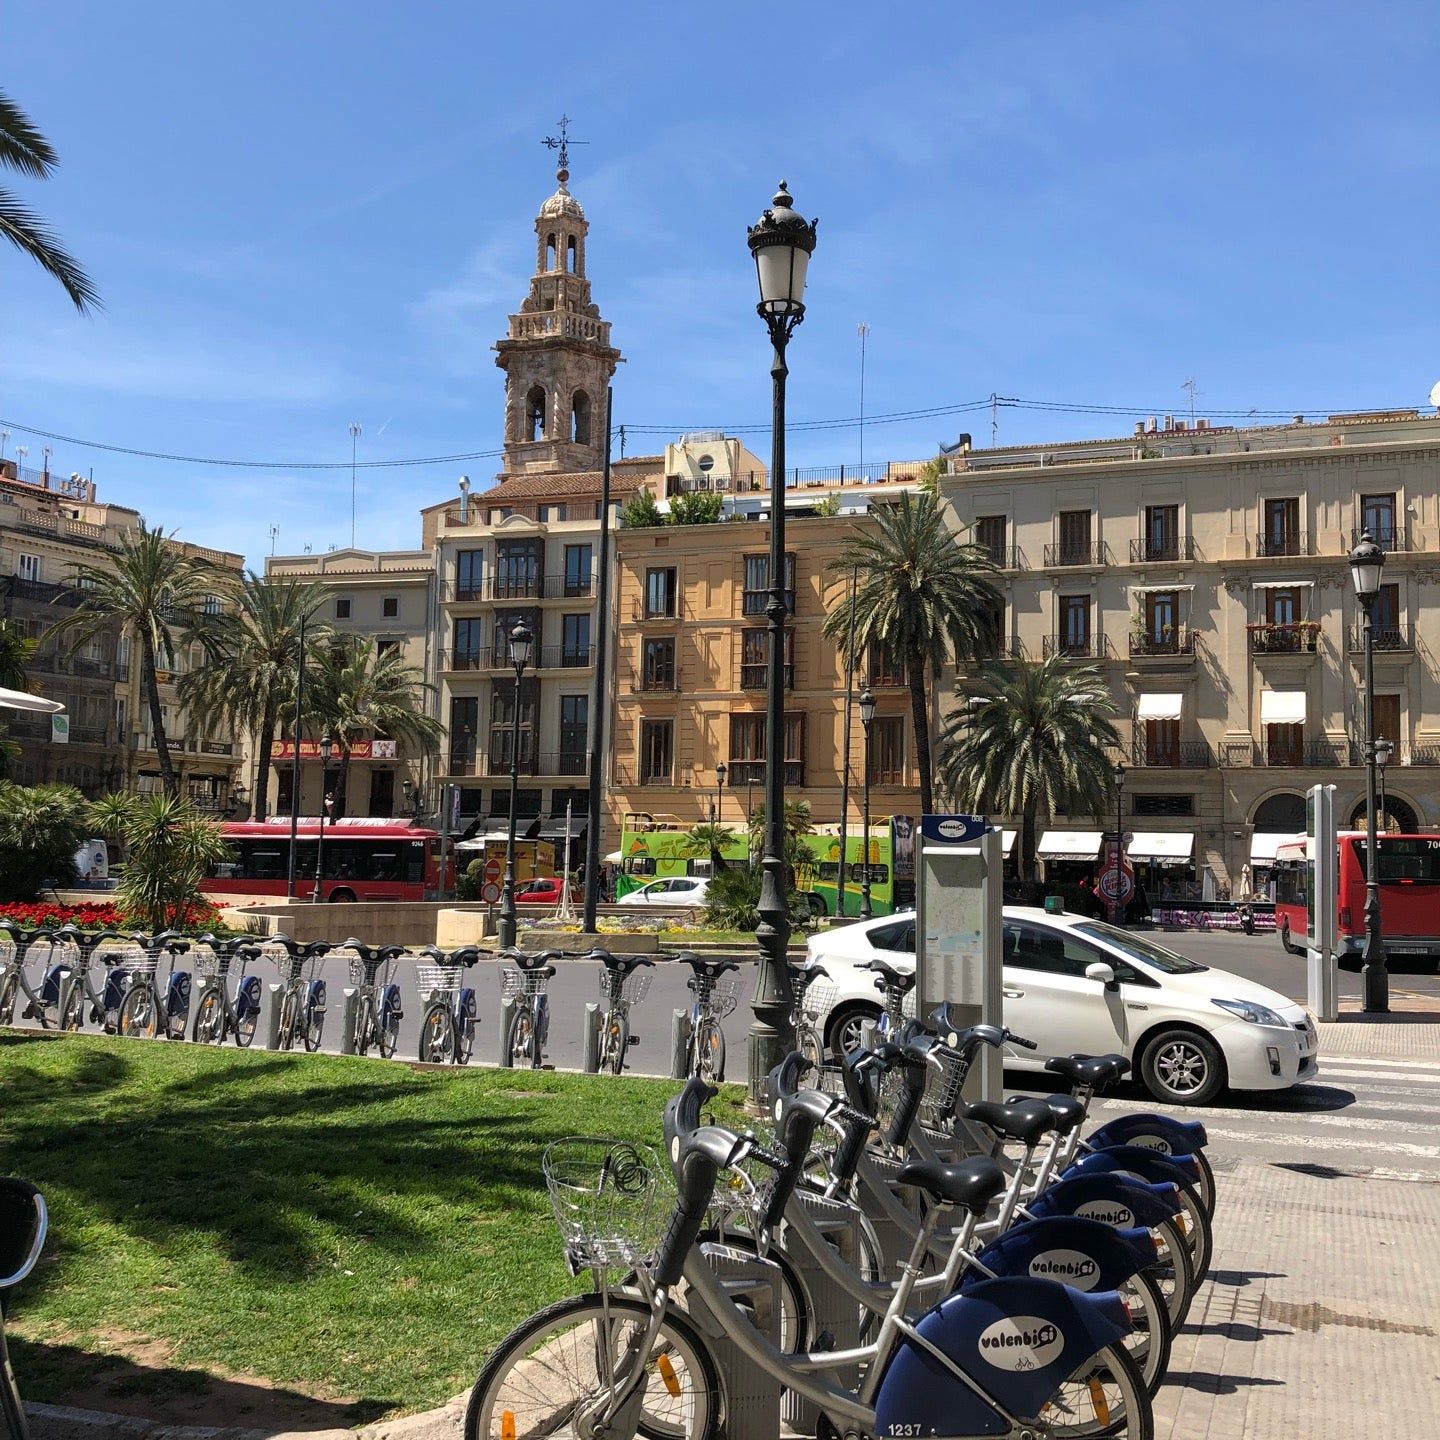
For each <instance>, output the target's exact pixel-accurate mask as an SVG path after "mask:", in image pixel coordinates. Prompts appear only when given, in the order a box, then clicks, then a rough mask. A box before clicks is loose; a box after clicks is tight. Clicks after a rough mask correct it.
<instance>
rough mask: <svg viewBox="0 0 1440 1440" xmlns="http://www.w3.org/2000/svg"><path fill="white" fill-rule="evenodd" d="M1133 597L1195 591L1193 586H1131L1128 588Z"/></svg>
mask: <svg viewBox="0 0 1440 1440" xmlns="http://www.w3.org/2000/svg"><path fill="white" fill-rule="evenodd" d="M1127 588H1128V589H1129V591H1130V593H1131V594H1132V595H1153V594H1155V593H1156V592H1157V591H1161V592H1163V591H1166V590H1193V589H1194V588H1195V587H1194V586H1193V585H1131V586H1128V587H1127Z"/></svg>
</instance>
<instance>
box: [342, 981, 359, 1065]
mask: <svg viewBox="0 0 1440 1440" xmlns="http://www.w3.org/2000/svg"><path fill="white" fill-rule="evenodd" d="M340 993H341V994H342V995H343V996H344V1001H343V1003H342V1004H341V1006H340V1024H341V1026H342V1027H343V1028H342V1029H341V1031H340V1053H341V1054H342V1055H353V1054H354V1053H355V1017H356V1016H357V1015H359V1013H360V991H359V990H358V989H356V988H355V987H354V986H352V985H347V986H346V987H345V989H344V990H342V991H341V992H340Z"/></svg>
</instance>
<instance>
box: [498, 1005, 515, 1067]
mask: <svg viewBox="0 0 1440 1440" xmlns="http://www.w3.org/2000/svg"><path fill="white" fill-rule="evenodd" d="M514 1016H515V1001H514V1000H513V999H511V1000H502V1001H501V1002H500V1067H501V1069H503V1070H510V1069H513V1068H514V1061H515V1057H514V1056H513V1055H511V1053H510V1022H511V1020H512V1019H513V1018H514Z"/></svg>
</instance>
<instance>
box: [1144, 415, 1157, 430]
mask: <svg viewBox="0 0 1440 1440" xmlns="http://www.w3.org/2000/svg"><path fill="white" fill-rule="evenodd" d="M1145 429H1146V430H1147V431H1148V432H1149V433H1150V434H1151V435H1153V434H1154V433H1155V417H1154V416H1153V415H1152V416H1150V418H1149V419H1148V420H1146V422H1145Z"/></svg>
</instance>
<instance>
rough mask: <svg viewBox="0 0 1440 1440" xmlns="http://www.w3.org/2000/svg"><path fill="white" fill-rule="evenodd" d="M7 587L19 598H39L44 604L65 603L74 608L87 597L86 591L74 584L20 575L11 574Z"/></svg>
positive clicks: (66, 605) (64, 604)
mask: <svg viewBox="0 0 1440 1440" xmlns="http://www.w3.org/2000/svg"><path fill="white" fill-rule="evenodd" d="M6 587H7V588H8V590H9V591H10V593H11V595H13V596H14V597H15V598H16V599H17V600H38V601H39V602H40V603H41V604H44V605H63V606H65V607H67V608H69V609H72V610H73V609H74V608H75V607H76V606H77V605H79V604H80V602H81V601H82V600H84V598H85V592H84V591H83V590H81V589H78V588H77V587H76V586H74V585H55V584H52V583H51V582H50V581H49V580H27V579H25V578H24V577H23V576H20V575H11V576H9V577H8V579H7V580H6Z"/></svg>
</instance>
